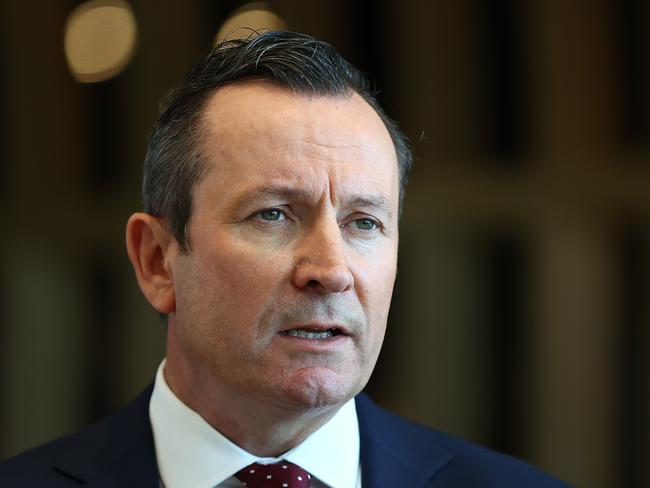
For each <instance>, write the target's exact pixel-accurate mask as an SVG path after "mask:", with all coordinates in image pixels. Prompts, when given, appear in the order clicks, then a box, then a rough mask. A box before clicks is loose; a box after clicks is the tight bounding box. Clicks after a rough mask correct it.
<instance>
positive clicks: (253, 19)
mask: <svg viewBox="0 0 650 488" xmlns="http://www.w3.org/2000/svg"><path fill="white" fill-rule="evenodd" d="M286 28H287V23H286V22H285V21H284V20H282V18H281V17H280V16H278V15H277V14H275V13H273V12H272V11H271V7H270V5H269V3H268V2H250V3H247V4H246V5H243V6H242V7H240V8H238V9H237V10H235V11H234V12H233V14H232V15H231V16H230V17H229V18H228V19H226V21H225V22H224V23H223V25H222V26H221V28H220V29H219V32H218V33H217V37H215V39H214V43H215V44H217V43H219V42H221V41H223V40H224V39H241V38H246V37H249V36H250V35H251V30H254V31H257V30H266V31H277V30H284V29H286Z"/></svg>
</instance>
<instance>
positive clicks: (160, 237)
mask: <svg viewBox="0 0 650 488" xmlns="http://www.w3.org/2000/svg"><path fill="white" fill-rule="evenodd" d="M126 250H127V252H128V254H129V259H130V260H131V264H132V265H133V269H134V270H135V275H136V277H137V279H138V284H139V285H140V289H141V290H142V293H143V294H144V296H145V297H146V299H147V300H148V301H149V303H151V305H153V307H154V308H155V309H156V310H157V311H158V312H160V313H163V314H167V313H170V312H173V311H174V310H175V309H176V295H175V292H174V280H173V276H172V273H171V266H170V259H173V257H174V254H175V253H178V245H177V243H176V239H174V237H173V235H172V234H171V232H170V231H169V229H168V228H167V226H166V225H165V223H164V222H162V221H161V220H160V219H158V218H157V217H154V216H153V215H149V214H146V213H139V212H138V213H134V214H133V215H131V217H130V218H129V221H128V222H127V224H126Z"/></svg>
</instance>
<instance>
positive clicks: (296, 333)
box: [286, 329, 334, 339]
mask: <svg viewBox="0 0 650 488" xmlns="http://www.w3.org/2000/svg"><path fill="white" fill-rule="evenodd" d="M286 335H288V336H291V337H302V338H303V339H327V338H329V337H332V336H333V335H334V333H333V332H332V331H331V330H326V331H324V332H313V331H310V330H302V329H291V330H289V331H287V332H286Z"/></svg>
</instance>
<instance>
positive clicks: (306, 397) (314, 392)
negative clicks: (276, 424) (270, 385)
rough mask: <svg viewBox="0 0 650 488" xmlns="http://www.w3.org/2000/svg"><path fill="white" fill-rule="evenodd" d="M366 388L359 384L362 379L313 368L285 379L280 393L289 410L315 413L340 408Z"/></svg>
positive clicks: (279, 389)
mask: <svg viewBox="0 0 650 488" xmlns="http://www.w3.org/2000/svg"><path fill="white" fill-rule="evenodd" d="M364 385H365V383H364V384H359V381H358V378H351V377H350V376H349V375H341V374H340V373H337V372H334V371H332V370H329V369H326V368H322V367H310V368H304V369H301V370H299V371H297V372H294V373H293V374H291V375H289V376H288V377H285V378H284V381H283V382H282V385H281V386H280V388H278V390H276V393H277V392H281V397H280V398H278V400H279V401H280V402H281V403H283V404H285V405H286V406H287V407H288V408H291V409H296V410H314V409H323V408H328V407H340V406H341V405H343V404H344V403H345V402H347V401H348V400H350V399H351V398H352V397H354V396H355V395H356V394H357V393H359V391H361V389H362V388H363V386H364ZM276 398H277V396H276Z"/></svg>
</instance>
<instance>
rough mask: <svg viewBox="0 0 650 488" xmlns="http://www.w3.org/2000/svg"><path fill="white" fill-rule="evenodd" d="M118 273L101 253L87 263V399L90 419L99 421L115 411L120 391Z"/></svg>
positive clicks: (116, 267) (113, 265) (115, 267)
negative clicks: (117, 393) (118, 379)
mask: <svg viewBox="0 0 650 488" xmlns="http://www.w3.org/2000/svg"><path fill="white" fill-rule="evenodd" d="M116 269H119V267H118V266H115V264H114V263H112V262H111V260H110V259H109V258H108V254H103V253H100V252H98V254H96V255H94V256H91V257H90V258H89V259H88V260H87V266H86V282H87V287H86V293H87V298H86V299H87V300H88V303H89V304H90V307H89V310H90V317H88V330H89V332H88V347H87V351H88V357H87V362H86V364H87V365H88V374H87V376H86V381H87V392H88V394H87V395H86V398H87V399H88V405H87V418H88V420H90V421H96V420H98V419H100V418H102V417H104V416H105V415H107V414H109V413H111V412H112V411H114V410H115V409H116V408H117V407H119V405H118V404H117V403H116V398H117V395H116V394H115V392H116V391H117V389H118V385H117V384H116V381H117V369H118V365H117V363H118V362H119V361H120V350H121V348H120V341H121V332H122V329H121V321H120V317H119V316H118V313H117V311H118V310H119V309H120V304H119V301H118V300H119V293H117V286H118V279H117V276H116V275H115V270H116Z"/></svg>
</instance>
